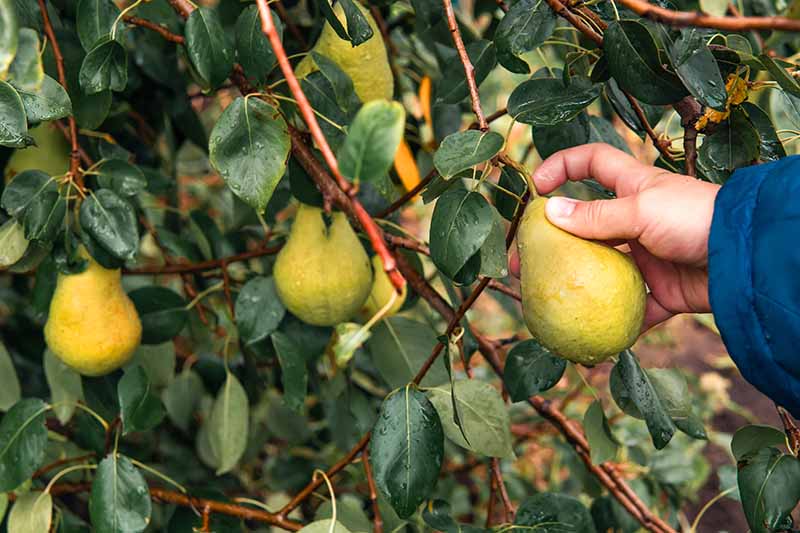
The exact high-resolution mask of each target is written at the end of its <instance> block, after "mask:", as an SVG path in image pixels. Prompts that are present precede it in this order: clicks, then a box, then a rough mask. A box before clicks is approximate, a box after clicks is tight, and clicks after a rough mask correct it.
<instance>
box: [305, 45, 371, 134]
mask: <svg viewBox="0 0 800 533" xmlns="http://www.w3.org/2000/svg"><path fill="white" fill-rule="evenodd" d="M312 55H315V56H316V55H319V54H316V53H315V52H312ZM348 79H349V78H348ZM351 83H352V82H351ZM300 86H301V88H302V89H303V92H304V93H305V94H306V96H307V97H308V101H309V103H310V104H311V107H312V109H314V110H315V111H316V112H317V113H320V114H321V115H323V116H324V117H326V119H327V120H320V121H319V126H320V128H322V133H323V135H324V136H325V138H326V139H327V140H328V144H330V146H331V149H332V150H338V149H339V147H340V146H341V144H342V142H344V139H345V134H344V130H343V128H344V127H345V126H346V125H347V124H348V123H349V122H350V118H351V117H350V115H349V114H348V113H347V112H346V110H345V109H343V108H342V106H341V102H340V101H339V100H338V99H337V98H336V89H335V88H334V86H333V84H332V83H331V81H330V80H329V79H328V78H327V77H325V74H323V73H322V71H316V72H312V73H311V74H309V75H308V76H306V77H305V78H303V79H302V80H300ZM353 94H355V93H353ZM359 105H360V103H359Z"/></svg>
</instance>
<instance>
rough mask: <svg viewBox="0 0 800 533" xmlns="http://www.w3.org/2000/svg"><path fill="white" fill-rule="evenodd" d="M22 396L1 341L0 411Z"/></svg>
mask: <svg viewBox="0 0 800 533" xmlns="http://www.w3.org/2000/svg"><path fill="white" fill-rule="evenodd" d="M2 243H3V238H2V228H0V245H2ZM0 249H2V248H0ZM21 395H22V391H21V389H20V385H19V378H17V371H16V370H15V369H14V362H13V361H12V360H11V354H9V353H8V350H7V349H6V345H5V344H3V341H2V340H0V411H8V410H9V409H10V408H11V407H12V406H13V405H14V404H15V403H17V402H18V401H19V400H20V398H21Z"/></svg>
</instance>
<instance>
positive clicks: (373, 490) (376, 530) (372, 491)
mask: <svg viewBox="0 0 800 533" xmlns="http://www.w3.org/2000/svg"><path fill="white" fill-rule="evenodd" d="M361 462H362V463H364V475H365V476H367V485H368V486H369V499H370V501H371V502H372V514H373V517H372V531H373V533H383V518H381V510H380V506H378V489H377V487H376V486H375V477H374V476H373V475H372V465H371V464H370V462H369V449H367V448H365V449H364V451H363V452H362V453H361Z"/></svg>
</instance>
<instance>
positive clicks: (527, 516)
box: [514, 492, 595, 533]
mask: <svg viewBox="0 0 800 533" xmlns="http://www.w3.org/2000/svg"><path fill="white" fill-rule="evenodd" d="M514 525H515V526H517V527H516V528H515V529H529V530H535V531H536V533H595V528H594V523H593V522H592V516H591V515H590V514H589V510H588V509H586V507H585V506H584V505H583V504H582V503H581V502H580V500H578V499H577V498H573V497H572V496H567V495H566V494H558V493H555V492H543V493H540V494H536V495H535V496H531V497H530V498H527V499H526V500H525V501H523V502H522V504H521V505H520V506H519V509H517V515H516V518H515V519H514Z"/></svg>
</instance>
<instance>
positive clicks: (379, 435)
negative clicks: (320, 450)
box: [370, 385, 444, 518]
mask: <svg viewBox="0 0 800 533" xmlns="http://www.w3.org/2000/svg"><path fill="white" fill-rule="evenodd" d="M443 457H444V433H443V431H442V424H441V422H440V420H439V415H437V414H436V409H434V407H433V405H432V404H431V402H430V401H428V399H427V398H426V397H425V395H424V394H423V393H422V392H420V391H419V390H417V389H416V388H414V387H413V386H411V385H407V386H406V387H404V388H402V389H398V390H396V391H394V392H393V393H392V394H390V395H389V396H388V397H387V398H386V400H384V402H383V405H382V406H381V411H380V415H379V417H378V422H377V423H376V424H375V427H374V428H373V431H372V439H371V441H370V459H371V460H372V466H373V469H374V471H375V483H376V484H377V486H378V489H380V491H381V492H382V493H383V494H384V495H385V496H386V497H387V498H388V499H389V502H390V503H391V504H392V507H393V508H394V510H395V511H396V512H397V514H398V516H400V518H407V517H409V516H411V515H412V514H413V513H414V512H415V511H416V510H417V507H419V504H420V503H422V502H423V501H425V500H426V499H427V498H428V497H429V496H430V494H431V493H432V492H433V489H434V487H435V485H436V480H437V479H438V477H439V470H440V469H441V467H442V460H443Z"/></svg>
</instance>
